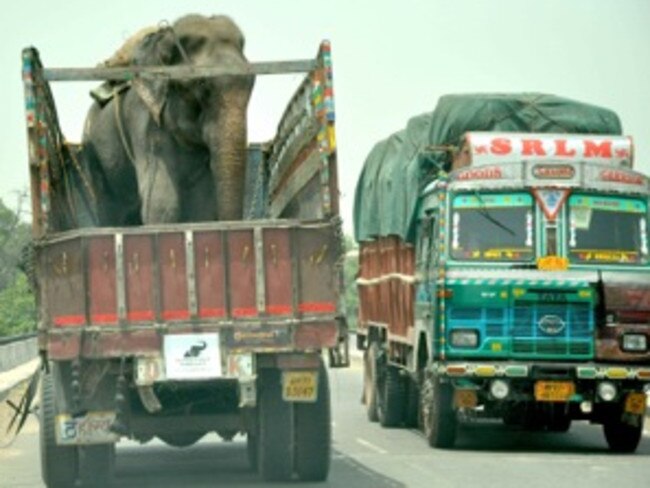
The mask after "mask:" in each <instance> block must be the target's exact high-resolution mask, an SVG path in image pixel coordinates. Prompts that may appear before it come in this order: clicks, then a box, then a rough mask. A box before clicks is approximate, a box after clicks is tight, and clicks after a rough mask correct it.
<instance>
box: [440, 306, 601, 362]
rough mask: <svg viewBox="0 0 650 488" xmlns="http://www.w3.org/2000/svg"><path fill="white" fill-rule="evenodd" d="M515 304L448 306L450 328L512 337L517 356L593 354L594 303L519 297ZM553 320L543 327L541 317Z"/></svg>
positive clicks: (483, 337) (486, 336) (485, 335)
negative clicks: (509, 306)
mask: <svg viewBox="0 0 650 488" xmlns="http://www.w3.org/2000/svg"><path fill="white" fill-rule="evenodd" d="M513 305H514V306H513V308H507V307H501V308H499V307H458V306H453V305H452V306H450V307H449V308H448V314H447V318H448V324H447V325H448V329H449V330H450V331H451V330H453V329H458V328H473V329H477V330H478V331H479V334H480V337H481V341H484V340H486V339H496V338H506V337H508V336H509V337H510V340H511V352H512V355H513V356H514V357H523V356H525V357H526V358H531V359H533V358H557V357H566V358H567V359H570V358H575V359H584V358H590V357H592V356H593V330H594V316H593V311H592V309H591V304H590V303H587V302H585V303H552V304H549V303H543V302H542V303H540V302H533V301H518V300H515V302H514V304H513ZM545 317H546V320H547V321H548V322H549V323H550V325H549V326H548V327H546V328H544V327H540V320H542V319H544V318H545Z"/></svg>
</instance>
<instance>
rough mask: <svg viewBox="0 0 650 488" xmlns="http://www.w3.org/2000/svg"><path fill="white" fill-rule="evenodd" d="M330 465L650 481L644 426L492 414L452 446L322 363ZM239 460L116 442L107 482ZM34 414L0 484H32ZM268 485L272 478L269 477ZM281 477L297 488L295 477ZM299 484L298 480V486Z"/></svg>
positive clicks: (234, 473)
mask: <svg viewBox="0 0 650 488" xmlns="http://www.w3.org/2000/svg"><path fill="white" fill-rule="evenodd" d="M330 378H331V384H332V406H333V411H334V429H333V432H334V451H333V459H332V469H331V472H330V477H329V480H328V482H327V483H324V484H321V485H317V486H323V487H329V486H332V487H354V488H356V487H359V488H366V487H367V488H371V487H372V488H384V487H402V486H408V487H427V488H431V487H435V488H447V487H456V488H472V487H479V486H480V487H481V488H490V487H497V486H498V487H499V488H508V487H513V488H515V487H516V488H521V487H522V486H523V487H525V488H536V487H540V488H541V487H544V488H547V487H553V488H563V487H572V488H575V487H578V486H579V487H583V486H585V487H587V486H588V487H590V488H597V487H607V488H612V487H616V488H624V487H634V488H640V487H643V486H648V485H649V483H650V434H649V433H646V436H645V437H644V439H643V441H642V443H641V446H640V447H639V449H638V451H637V452H636V454H633V455H615V454H610V453H609V452H608V451H607V448H606V445H605V441H604V438H603V436H602V432H601V429H600V427H597V426H590V425H587V424H586V423H577V424H574V427H573V428H572V429H571V430H570V431H569V433H567V434H535V435H532V434H527V433H524V432H521V431H515V430H509V429H507V428H505V427H503V426H502V425H500V424H498V423H488V424H481V425H476V424H473V425H468V426H464V427H463V428H462V429H461V432H460V435H459V438H458V445H457V447H456V448H455V449H453V450H439V449H430V448H429V447H427V445H426V443H425V440H424V438H423V437H422V436H421V435H420V434H419V433H418V432H417V431H414V430H406V429H390V430H387V429H382V428H381V427H380V426H379V425H377V424H371V423H369V422H368V421H367V420H366V418H365V412H364V410H363V408H362V406H361V405H360V402H359V398H360V389H361V369H360V365H359V364H356V363H355V364H354V365H353V367H352V368H350V369H348V370H340V371H331V372H330ZM263 484H264V483H263V482H262V481H260V480H259V479H258V478H257V477H256V476H255V474H253V473H251V472H250V470H249V469H248V464H247V461H246V451H245V442H244V439H242V438H236V439H235V441H233V442H230V443H226V442H221V441H219V440H218V438H217V437H216V436H207V437H205V438H204V440H203V441H201V442H200V443H199V444H197V445H196V446H194V447H192V448H189V449H184V450H182V449H175V448H171V447H167V446H165V445H164V444H162V443H160V442H155V441H154V442H151V443H149V444H147V445H145V446H139V445H137V444H136V443H132V442H122V443H120V444H119V446H118V451H117V472H116V484H115V485H116V486H118V487H120V488H122V487H124V488H135V487H138V488H147V487H152V488H153V487H156V488H167V487H169V488H171V487H181V486H183V487H208V486H210V487H214V486H228V487H242V488H243V487H254V486H261V485H263ZM42 486H43V485H42V483H41V481H40V461H39V453H38V424H37V422H36V420H35V419H32V420H30V422H29V423H28V424H27V428H26V431H25V432H24V433H22V434H21V435H20V436H19V437H18V438H17V439H16V440H15V442H14V443H13V444H12V445H10V446H8V447H5V448H4V449H0V487H21V488H22V487H24V488H36V487H42ZM275 486H282V485H279V484H275ZM287 486H292V487H300V486H303V485H302V484H299V483H291V484H289V485H287ZM305 486H306V485H305Z"/></svg>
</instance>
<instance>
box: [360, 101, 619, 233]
mask: <svg viewBox="0 0 650 488" xmlns="http://www.w3.org/2000/svg"><path fill="white" fill-rule="evenodd" d="M468 131H502V132H546V133H574V134H612V135H620V134H621V123H620V120H619V118H618V116H617V115H616V113H615V112H613V111H611V110H608V109H605V108H602V107H597V106H594V105H589V104H586V103H582V102H577V101H574V100H569V99H566V98H561V97H557V96H554V95H545V94H540V93H521V94H469V95H445V96H443V97H441V98H440V100H439V101H438V104H437V106H436V108H435V110H433V111H432V112H427V113H424V114H421V115H417V116H415V117H412V118H411V119H410V120H409V121H408V123H407V124H406V128H404V129H403V130H401V131H399V132H396V133H394V134H392V135H391V136H389V137H388V138H386V139H384V140H382V141H380V142H378V143H377V144H375V146H374V147H373V148H372V150H371V151H370V153H369V154H368V157H367V158H366V161H365V163H364V166H363V170H362V172H361V175H360V177H359V180H358V182H357V188H356V192H355V200H354V232H355V239H356V240H357V242H361V241H368V240H372V239H374V238H376V237H379V236H388V235H397V236H399V237H401V238H402V239H405V240H407V241H412V240H413V237H414V236H413V234H414V232H413V230H414V227H413V225H414V217H415V214H416V209H417V204H418V197H419V194H420V191H421V190H422V189H423V188H424V186H425V185H426V184H428V183H429V182H430V181H431V180H432V178H434V177H435V175H436V174H437V173H438V169H439V168H442V169H444V170H446V169H448V167H449V164H450V163H451V158H450V155H449V152H445V151H443V150H440V147H441V146H448V145H453V146H458V145H459V144H460V142H461V140H462V137H463V135H464V134H465V133H466V132H468Z"/></svg>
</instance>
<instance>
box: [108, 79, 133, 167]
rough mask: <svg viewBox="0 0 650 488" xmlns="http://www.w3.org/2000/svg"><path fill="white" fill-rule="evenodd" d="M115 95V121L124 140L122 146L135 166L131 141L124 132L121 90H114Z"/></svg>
mask: <svg viewBox="0 0 650 488" xmlns="http://www.w3.org/2000/svg"><path fill="white" fill-rule="evenodd" d="M113 97H114V100H115V105H114V107H115V122H116V123H117V131H118V132H119V133H120V139H121V140H122V147H124V152H125V153H126V155H127V157H128V158H129V160H130V161H131V163H132V164H133V165H134V166H135V157H134V156H133V151H131V148H130V147H129V143H128V141H127V140H126V133H125V132H124V124H123V122H122V110H121V105H120V91H119V90H115V91H114V92H113Z"/></svg>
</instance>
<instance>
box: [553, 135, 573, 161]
mask: <svg viewBox="0 0 650 488" xmlns="http://www.w3.org/2000/svg"><path fill="white" fill-rule="evenodd" d="M566 143H567V141H566V139H558V140H556V141H555V155H556V156H567V157H573V156H575V155H576V150H575V149H571V150H570V151H569V150H568V149H567V147H566Z"/></svg>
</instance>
